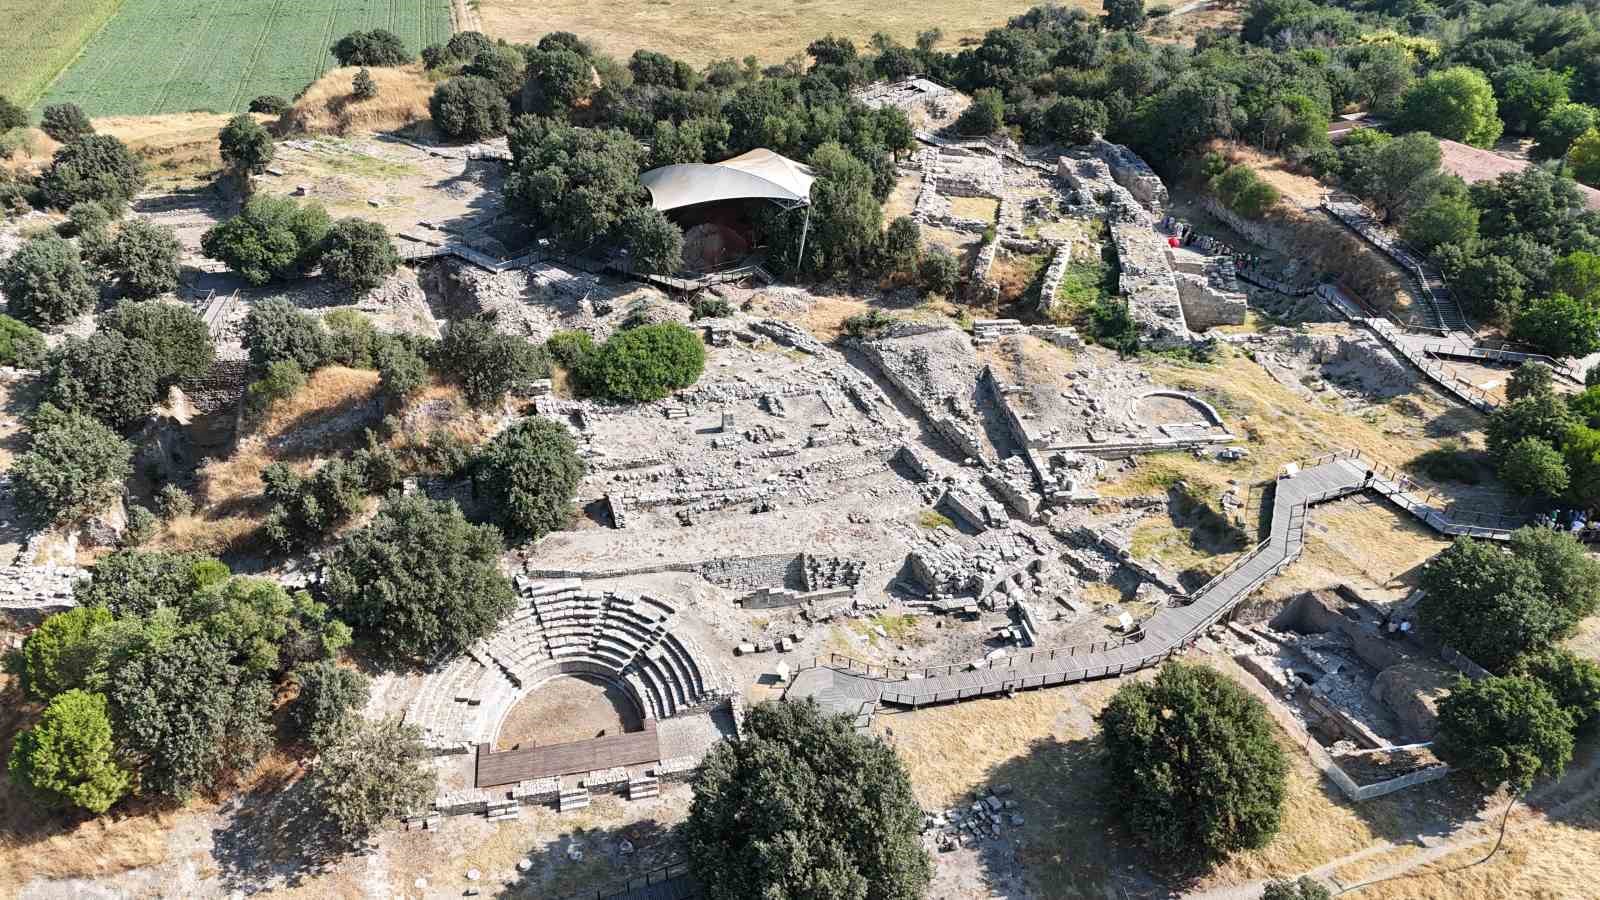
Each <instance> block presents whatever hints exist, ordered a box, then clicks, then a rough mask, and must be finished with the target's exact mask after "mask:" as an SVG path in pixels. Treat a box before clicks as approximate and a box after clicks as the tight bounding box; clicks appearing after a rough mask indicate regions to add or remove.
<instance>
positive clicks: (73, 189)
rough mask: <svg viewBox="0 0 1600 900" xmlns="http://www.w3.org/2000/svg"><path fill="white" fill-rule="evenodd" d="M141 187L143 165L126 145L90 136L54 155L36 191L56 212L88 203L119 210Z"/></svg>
mask: <svg viewBox="0 0 1600 900" xmlns="http://www.w3.org/2000/svg"><path fill="white" fill-rule="evenodd" d="M144 183H145V167H144V163H143V162H141V161H140V160H139V157H137V156H135V155H134V154H133V151H132V150H129V149H128V147H127V145H126V144H124V143H122V142H121V141H119V140H117V139H116V138H114V137H112V136H110V135H107V134H91V135H88V136H86V137H81V138H79V139H77V140H75V141H73V142H71V143H69V144H66V145H64V146H62V148H61V149H60V150H57V151H56V155H55V156H54V157H53V158H52V159H51V160H50V167H49V168H48V169H46V170H45V173H44V175H43V176H42V177H41V178H40V179H39V189H40V190H41V191H42V192H43V193H44V198H45V201H46V202H48V203H49V204H50V205H51V206H54V207H56V208H57V209H67V208H69V207H71V206H72V204H74V203H82V202H83V201H85V200H90V201H94V202H97V203H101V204H103V205H105V206H106V207H107V208H111V209H118V210H120V209H122V208H124V207H126V206H127V205H128V201H130V200H132V199H133V195H134V194H137V193H139V190H140V189H141V188H143V187H144Z"/></svg>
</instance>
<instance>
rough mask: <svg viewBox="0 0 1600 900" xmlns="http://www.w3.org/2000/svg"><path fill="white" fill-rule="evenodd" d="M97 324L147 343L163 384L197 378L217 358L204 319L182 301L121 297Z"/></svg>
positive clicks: (157, 373)
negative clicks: (142, 300)
mask: <svg viewBox="0 0 1600 900" xmlns="http://www.w3.org/2000/svg"><path fill="white" fill-rule="evenodd" d="M100 328H101V329H102V330H104V331H114V332H116V333H117V334H120V335H122V336H123V337H125V338H127V339H128V340H131V341H141V342H143V343H144V344H146V345H147V346H149V347H150V349H151V351H152V352H153V355H154V359H155V366H156V377H157V378H158V379H159V381H160V382H161V383H163V384H170V383H174V382H178V381H183V380H185V379H189V378H198V377H200V376H201V375H204V374H205V373H206V372H207V371H208V370H210V368H211V363H212V362H213V361H214V360H215V359H216V347H215V346H213V344H212V343H211V330H210V328H208V327H207V326H206V322H205V319H203V318H201V316H200V314H199V313H197V312H195V311H194V309H193V307H190V306H187V305H184V304H180V303H159V302H143V303H130V302H127V301H123V302H122V303H118V304H117V306H116V308H115V309H113V310H111V311H110V312H108V313H106V314H105V315H104V316H101V318H100Z"/></svg>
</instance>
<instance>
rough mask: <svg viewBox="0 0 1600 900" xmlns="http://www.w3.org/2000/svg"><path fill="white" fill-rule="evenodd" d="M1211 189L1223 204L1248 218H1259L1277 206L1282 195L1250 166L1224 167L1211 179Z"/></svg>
mask: <svg viewBox="0 0 1600 900" xmlns="http://www.w3.org/2000/svg"><path fill="white" fill-rule="evenodd" d="M1211 190H1212V191H1213V192H1214V193H1215V194H1216V195H1217V199H1218V200H1221V201H1222V205H1223V206H1226V207H1227V208H1229V209H1231V210H1233V211H1234V212H1236V213H1238V214H1239V215H1241V216H1244V217H1245V218H1247V219H1259V218H1261V217H1262V216H1264V215H1266V214H1267V210H1269V209H1271V208H1272V207H1274V206H1276V205H1277V203H1278V200H1279V198H1280V197H1281V196H1282V195H1280V194H1279V193H1278V189H1277V188H1275V187H1273V186H1272V185H1270V184H1268V183H1267V182H1265V181H1263V180H1262V178H1261V176H1260V175H1257V174H1256V173H1255V171H1254V170H1253V169H1251V168H1250V167H1249V166H1243V165H1236V166H1229V167H1228V168H1227V169H1224V170H1223V172H1222V174H1220V175H1218V176H1216V177H1215V178H1213V179H1211Z"/></svg>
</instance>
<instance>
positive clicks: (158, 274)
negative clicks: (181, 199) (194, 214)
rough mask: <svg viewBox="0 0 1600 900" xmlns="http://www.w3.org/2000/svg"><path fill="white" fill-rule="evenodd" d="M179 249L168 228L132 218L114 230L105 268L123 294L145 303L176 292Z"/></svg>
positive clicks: (180, 247) (175, 236) (175, 237)
mask: <svg viewBox="0 0 1600 900" xmlns="http://www.w3.org/2000/svg"><path fill="white" fill-rule="evenodd" d="M182 249H183V248H182V246H181V245H180V244H179V243H178V237H177V235H175V234H173V232H172V229H171V228H168V227H166V226H165V225H156V224H153V223H150V222H146V221H144V220H143V219H132V220H130V221H127V222H124V223H123V225H122V228H121V229H119V230H118V231H117V238H116V240H115V241H113V242H112V244H111V248H110V250H109V251H108V254H107V255H108V258H107V260H106V268H107V269H108V270H110V274H111V276H112V277H113V278H116V279H117V282H118V283H119V284H120V285H121V287H122V292H123V293H124V294H126V295H128V296H129V297H133V298H135V299H138V300H148V299H149V298H151V297H157V296H160V295H161V294H165V293H167V292H168V291H173V290H177V287H178V254H179V253H180V252H181V251H182ZM209 343H210V342H209V341H207V344H208V345H209Z"/></svg>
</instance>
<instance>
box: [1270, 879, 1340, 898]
mask: <svg viewBox="0 0 1600 900" xmlns="http://www.w3.org/2000/svg"><path fill="white" fill-rule="evenodd" d="M1261 900H1333V892H1332V891H1330V890H1328V888H1327V886H1326V885H1324V884H1323V883H1322V882H1320V881H1317V880H1316V879H1314V878H1312V877H1311V876H1310V875H1302V876H1300V879H1299V880H1298V881H1287V880H1283V879H1277V878H1275V879H1273V880H1272V881H1269V882H1267V886H1266V887H1265V888H1263V889H1262V891H1261Z"/></svg>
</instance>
